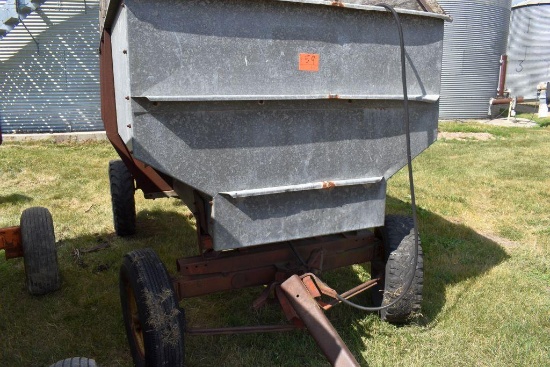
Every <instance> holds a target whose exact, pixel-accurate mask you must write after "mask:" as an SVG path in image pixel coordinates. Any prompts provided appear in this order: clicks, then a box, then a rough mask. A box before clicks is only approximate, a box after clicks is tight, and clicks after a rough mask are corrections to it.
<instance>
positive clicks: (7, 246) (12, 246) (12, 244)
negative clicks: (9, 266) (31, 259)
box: [0, 226, 23, 259]
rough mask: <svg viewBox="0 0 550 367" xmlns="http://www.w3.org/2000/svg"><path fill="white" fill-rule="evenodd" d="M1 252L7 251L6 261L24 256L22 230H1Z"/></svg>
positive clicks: (8, 228)
mask: <svg viewBox="0 0 550 367" xmlns="http://www.w3.org/2000/svg"><path fill="white" fill-rule="evenodd" d="M0 250H4V251H5V253H4V254H5V256H6V259H13V258H16V257H22V256H23V243H22V242H21V228H20V227H19V226H17V227H7V228H0Z"/></svg>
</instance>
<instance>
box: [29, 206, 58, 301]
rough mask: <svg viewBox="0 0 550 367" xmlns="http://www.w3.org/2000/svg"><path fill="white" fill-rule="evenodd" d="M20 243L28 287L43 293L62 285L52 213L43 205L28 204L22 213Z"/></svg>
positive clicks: (37, 292)
mask: <svg viewBox="0 0 550 367" xmlns="http://www.w3.org/2000/svg"><path fill="white" fill-rule="evenodd" d="M20 227H21V244H22V246H23V259H24V263H25V277H26V283H27V290H28V291H29V293H30V294H33V295H41V294H46V293H50V292H53V291H55V290H58V289H59V287H60V286H61V277H60V276H59V265H58V262H57V248H56V247H55V234H54V228H53V220H52V215H51V214H50V212H49V210H48V209H46V208H42V207H33V208H28V209H25V210H24V211H23V213H22V214H21V221H20Z"/></svg>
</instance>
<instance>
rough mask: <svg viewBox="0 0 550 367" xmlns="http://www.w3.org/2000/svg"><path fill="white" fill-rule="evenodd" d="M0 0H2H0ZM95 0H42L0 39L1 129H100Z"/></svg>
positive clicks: (22, 130)
mask: <svg viewBox="0 0 550 367" xmlns="http://www.w3.org/2000/svg"><path fill="white" fill-rule="evenodd" d="M0 1H1V0H0ZM97 19H98V1H97V0H86V1H84V0H75V1H61V0H59V1H50V0H48V1H46V2H45V3H44V4H43V5H42V6H41V8H40V9H39V10H38V11H37V12H33V13H32V14H30V15H29V16H28V17H27V18H25V19H24V23H25V25H26V26H27V28H28V30H29V31H30V33H31V34H32V35H33V36H34V38H35V39H36V40H37V41H38V43H39V45H38V46H37V45H36V44H35V42H34V41H33V40H32V38H31V36H30V35H29V33H28V32H27V30H26V29H25V27H24V26H23V24H21V23H20V24H19V25H18V26H17V27H16V28H15V29H14V30H12V31H11V32H10V33H9V34H8V35H7V36H6V37H4V38H3V39H2V40H0V85H1V88H2V89H1V91H0V119H1V122H2V130H3V132H5V133H10V132H17V133H24V132H67V131H91V130H101V129H103V123H102V121H101V116H100V101H99V55H98V53H97V47H98V44H99V43H98V42H99V41H98V40H99V36H98V25H97V22H98V20H97Z"/></svg>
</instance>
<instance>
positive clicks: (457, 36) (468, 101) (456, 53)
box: [439, 0, 511, 119]
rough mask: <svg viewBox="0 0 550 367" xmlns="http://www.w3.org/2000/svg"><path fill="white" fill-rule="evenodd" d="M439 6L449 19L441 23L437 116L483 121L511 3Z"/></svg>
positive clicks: (456, 1)
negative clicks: (442, 37) (439, 84)
mask: <svg viewBox="0 0 550 367" xmlns="http://www.w3.org/2000/svg"><path fill="white" fill-rule="evenodd" d="M439 3H440V5H441V6H442V7H443V9H445V11H446V12H447V13H448V14H450V15H451V16H452V17H453V22H452V23H447V24H445V36H444V41H443V65H442V75H441V100H440V105H439V106H440V109H439V117H440V118H442V119H465V118H486V117H487V110H488V106H489V99H490V98H491V97H494V96H495V95H496V89H497V86H498V76H499V65H500V55H502V54H504V53H506V42H507V38H508V27H509V20H510V9H511V0H441V1H439Z"/></svg>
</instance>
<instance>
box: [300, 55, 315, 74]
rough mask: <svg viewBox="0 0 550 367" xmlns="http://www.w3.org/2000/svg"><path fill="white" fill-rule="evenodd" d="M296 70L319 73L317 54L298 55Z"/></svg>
mask: <svg viewBox="0 0 550 367" xmlns="http://www.w3.org/2000/svg"><path fill="white" fill-rule="evenodd" d="M298 70H301V71H319V54H300V62H299V63H298Z"/></svg>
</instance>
